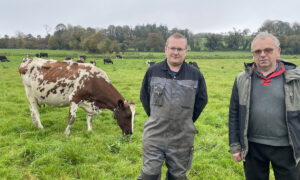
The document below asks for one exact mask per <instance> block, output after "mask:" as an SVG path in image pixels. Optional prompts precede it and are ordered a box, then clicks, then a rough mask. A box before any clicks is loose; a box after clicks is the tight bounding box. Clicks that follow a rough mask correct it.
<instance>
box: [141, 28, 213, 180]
mask: <svg viewBox="0 0 300 180" xmlns="http://www.w3.org/2000/svg"><path fill="white" fill-rule="evenodd" d="M187 51H188V50H187V39H186V38H185V37H184V36H183V35H181V34H179V33H175V34H173V35H171V36H170V37H169V38H168V40H167V42H166V45H165V54H166V59H165V61H162V62H160V63H156V64H155V65H153V66H151V67H150V68H149V69H148V70H147V72H146V74H145V77H144V80H143V83H142V87H141V94H140V99H141V102H142V104H143V107H144V109H145V111H146V113H147V115H148V119H147V120H146V122H145V123H144V133H143V167H142V172H141V175H140V176H139V177H138V179H139V180H160V177H161V167H162V165H163V163H164V162H166V166H167V168H168V172H167V175H166V179H168V180H175V179H176V180H179V179H180V180H186V179H187V177H186V172H187V170H188V169H190V168H191V164H192V158H193V150H194V148H193V147H194V136H195V134H197V133H198V131H197V129H196V128H195V126H194V122H195V121H196V120H197V118H198V117H199V115H200V113H201V112H202V110H203V109H204V107H205V105H206V104H207V93H206V85H205V80H204V78H203V75H202V74H201V73H200V71H199V70H198V69H197V68H194V67H193V66H191V65H189V64H187V63H186V62H185V56H186V54H187Z"/></svg>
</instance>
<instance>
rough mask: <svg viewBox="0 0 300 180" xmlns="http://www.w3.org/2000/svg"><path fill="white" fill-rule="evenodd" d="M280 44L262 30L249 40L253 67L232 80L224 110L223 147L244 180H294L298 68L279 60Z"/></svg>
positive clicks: (299, 129)
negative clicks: (226, 143) (227, 147)
mask: <svg viewBox="0 0 300 180" xmlns="http://www.w3.org/2000/svg"><path fill="white" fill-rule="evenodd" d="M279 45H280V43H279V41H278V39H277V38H276V37H275V36H273V35H272V34H269V33H267V32H261V33H259V34H258V35H257V36H256V37H255V38H254V40H253V41H252V45H251V50H252V55H253V60H254V62H253V63H248V64H245V71H244V72H242V73H240V74H239V75H238V76H237V77H236V80H235V82H234V85H233V90H232V96H231V102H230V110H229V144H230V152H231V153H232V157H233V159H234V161H236V162H240V161H242V160H243V161H244V170H245V176H246V179H247V180H268V179H269V171H270V162H271V164H272V167H273V170H274V175H275V178H276V180H296V179H299V165H298V167H297V164H299V161H300V69H299V68H298V67H297V66H296V65H294V64H292V63H289V62H286V61H284V60H282V59H279V56H280V47H279Z"/></svg>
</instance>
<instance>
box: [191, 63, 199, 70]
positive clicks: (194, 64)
mask: <svg viewBox="0 0 300 180" xmlns="http://www.w3.org/2000/svg"><path fill="white" fill-rule="evenodd" d="M189 65H192V66H193V67H195V68H197V69H199V66H198V64H197V63H196V62H189Z"/></svg>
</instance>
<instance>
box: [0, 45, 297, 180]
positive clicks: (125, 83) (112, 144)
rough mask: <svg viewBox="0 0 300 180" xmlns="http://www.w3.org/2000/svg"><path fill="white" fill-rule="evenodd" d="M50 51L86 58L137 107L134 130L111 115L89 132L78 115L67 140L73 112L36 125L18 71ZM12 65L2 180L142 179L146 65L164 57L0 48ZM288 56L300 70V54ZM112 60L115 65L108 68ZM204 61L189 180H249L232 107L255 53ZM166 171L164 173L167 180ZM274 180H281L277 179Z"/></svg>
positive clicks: (2, 102)
mask: <svg viewBox="0 0 300 180" xmlns="http://www.w3.org/2000/svg"><path fill="white" fill-rule="evenodd" d="M38 52H47V53H49V57H48V58H49V59H55V60H63V59H64V58H65V57H69V56H71V57H73V58H74V59H75V60H77V59H76V58H77V57H78V56H79V55H82V54H84V55H87V57H88V59H87V62H89V61H90V60H94V61H96V63H97V65H96V66H97V67H99V68H101V69H102V70H104V71H105V72H106V73H107V75H108V77H109V79H110V81H111V83H112V84H113V86H114V87H115V88H116V89H117V90H118V91H119V92H120V93H121V94H122V96H123V97H124V98H125V99H127V100H131V99H132V100H133V101H134V102H135V104H136V108H135V112H136V115H135V119H134V132H133V134H132V135H130V136H123V135H122V132H121V129H120V128H119V126H118V125H117V122H116V120H115V119H113V117H112V114H113V113H112V112H111V111H109V110H104V111H103V112H101V113H100V114H98V115H95V116H94V117H93V131H92V132H88V131H87V123H86V117H85V112H84V111H83V110H82V109H79V110H78V112H77V117H76V120H75V122H74V124H73V125H72V129H71V134H70V136H65V135H64V130H65V128H66V127H67V123H68V107H49V106H45V107H43V106H41V107H40V108H39V111H40V116H41V117H40V118H41V122H42V124H43V126H44V129H43V130H39V129H38V128H37V127H35V126H34V125H33V124H32V121H31V116H30V110H29V106H28V100H27V97H26V95H25V90H24V86H23V84H22V81H21V77H20V75H19V72H18V67H19V65H20V64H21V62H22V60H23V58H24V57H25V55H26V54H27V53H29V54H31V56H32V57H33V56H34V55H35V53H38ZM0 55H6V56H7V58H8V59H9V60H10V62H0V154H1V156H0V179H12V180H15V179H28V180H29V179H30V180H35V179H64V180H65V179H101V180H102V179H103V180H133V179H137V176H138V175H139V174H140V171H141V167H142V153H143V152H142V135H143V124H144V122H145V121H146V119H147V115H146V113H145V112H144V109H143V107H142V104H141V102H140V100H139V96H140V87H141V83H142V80H143V77H144V74H145V72H146V70H147V68H148V66H147V65H146V63H145V61H146V60H151V61H155V62H160V61H163V60H164V57H165V56H164V53H163V52H161V53H148V52H147V53H146V52H145V53H139V52H137V53H135V52H130V53H124V54H122V53H121V55H122V56H123V57H124V58H123V59H116V58H115V56H114V55H113V54H107V55H95V54H88V53H85V52H78V51H61V50H57V51H55V50H26V49H21V50H16V49H9V50H7V49H0ZM281 57H282V58H284V59H286V60H288V61H290V62H292V63H295V64H296V65H298V66H300V55H283V56H281ZM103 58H111V59H112V60H113V62H114V64H105V65H104V64H103ZM190 61H193V62H197V64H198V66H199V67H200V71H201V72H202V74H203V76H204V78H205V80H206V85H207V93H208V104H207V106H206V107H205V109H204V111H203V112H202V114H201V116H200V117H199V118H198V120H197V121H196V122H195V126H196V128H197V130H198V131H199V134H197V135H196V136H195V144H194V146H195V147H194V158H193V164H192V168H191V169H190V170H189V171H188V173H187V175H188V179H189V180H202V179H205V180H243V179H245V178H244V172H243V165H242V163H235V162H234V161H233V160H232V158H231V154H230V153H229V152H228V150H229V146H228V108H229V103H230V96H231V89H232V86H233V83H234V79H235V77H236V76H237V75H238V73H240V72H242V71H243V69H244V62H252V61H253V60H252V58H251V53H250V52H241V51H238V52H233V51H231V52H188V55H187V58H186V62H190ZM165 173H166V167H165V165H164V166H163V169H162V179H164V176H165ZM271 179H272V180H273V179H274V175H273V173H271Z"/></svg>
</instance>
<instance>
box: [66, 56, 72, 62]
mask: <svg viewBox="0 0 300 180" xmlns="http://www.w3.org/2000/svg"><path fill="white" fill-rule="evenodd" d="M65 61H73V58H71V57H66V58H65Z"/></svg>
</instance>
